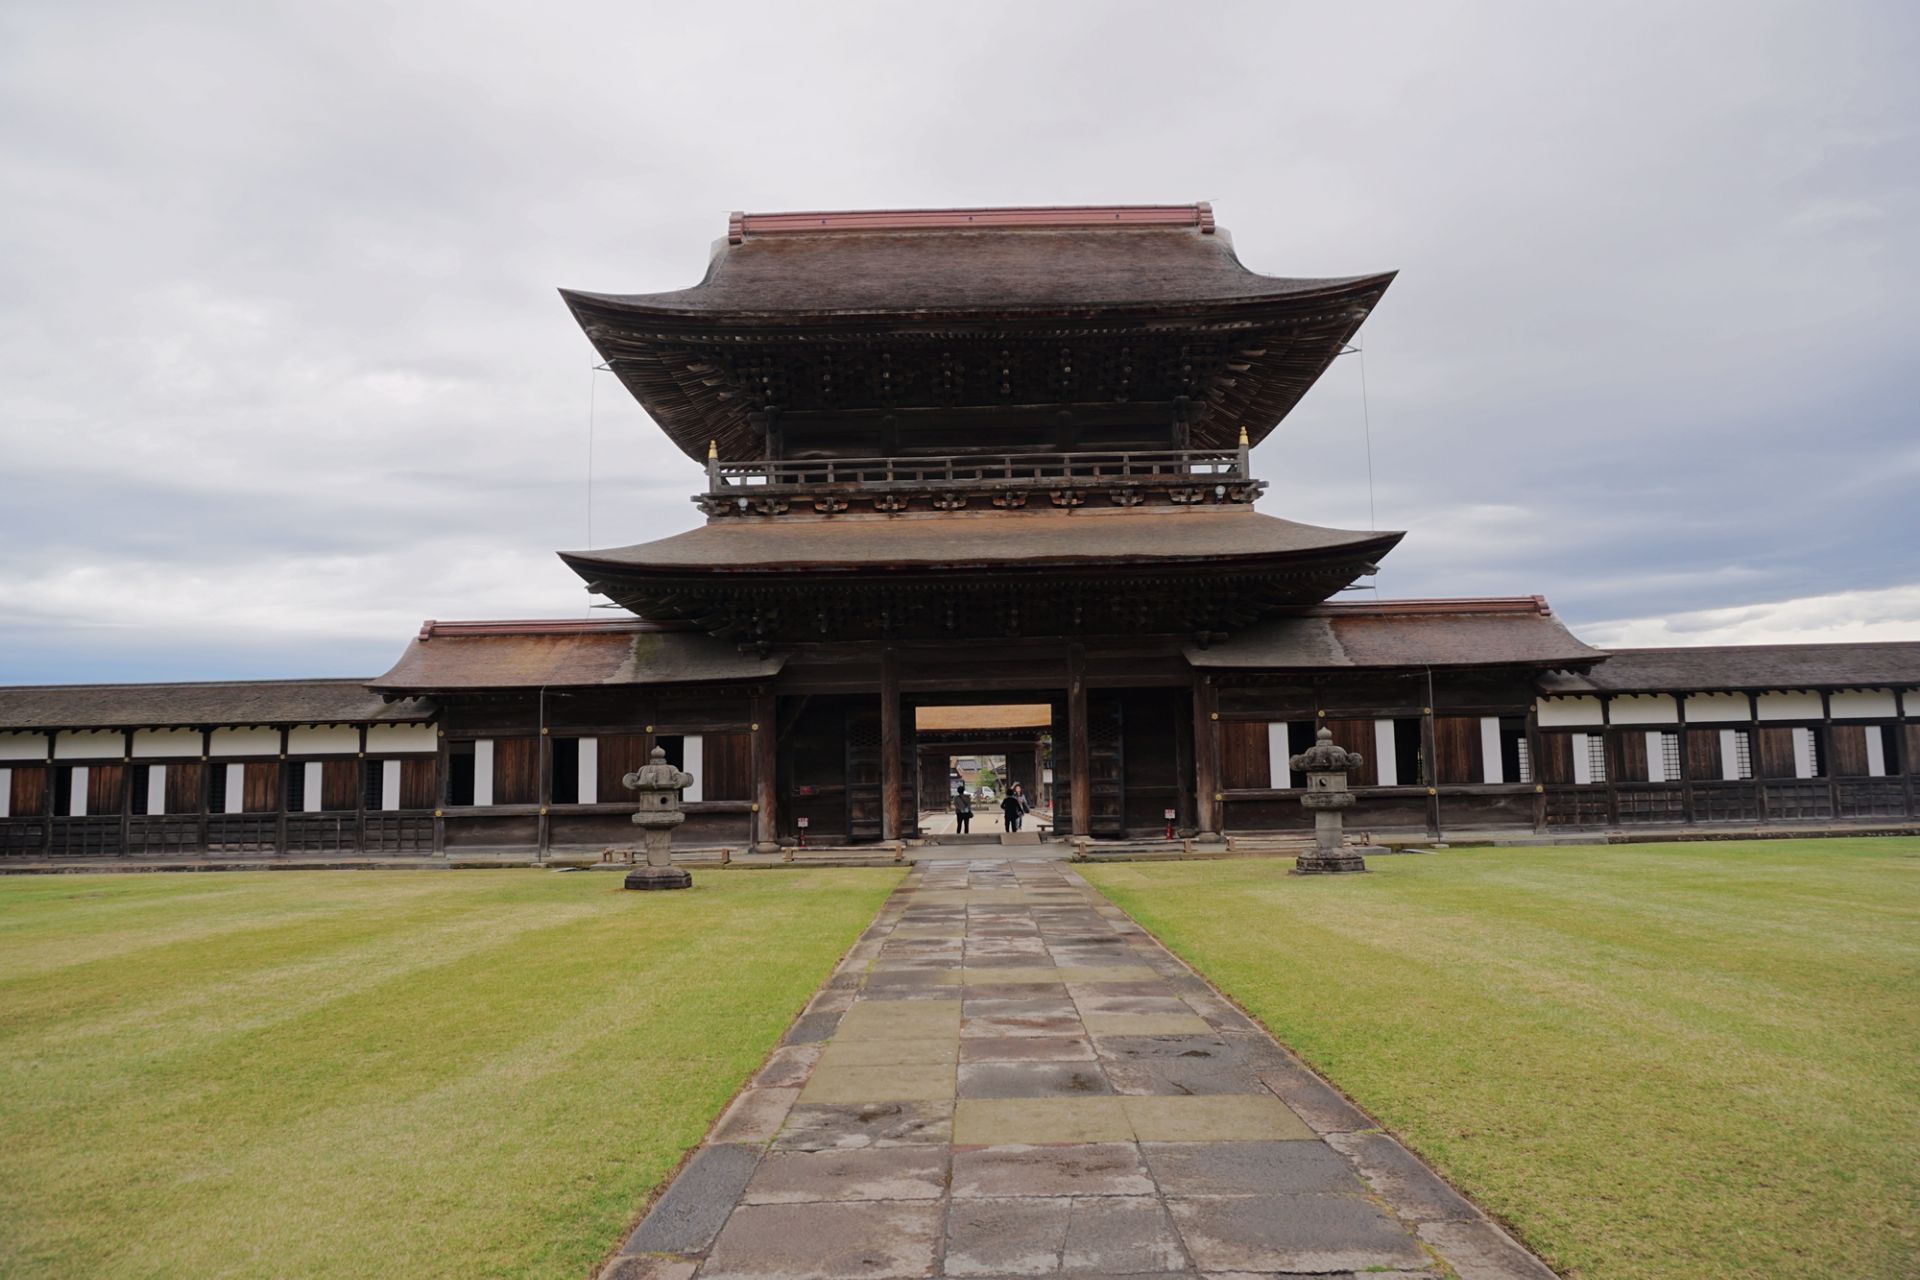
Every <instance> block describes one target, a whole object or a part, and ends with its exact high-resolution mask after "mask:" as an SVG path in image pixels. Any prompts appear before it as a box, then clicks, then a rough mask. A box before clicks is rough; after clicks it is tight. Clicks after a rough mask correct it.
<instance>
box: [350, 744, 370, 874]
mask: <svg viewBox="0 0 1920 1280" xmlns="http://www.w3.org/2000/svg"><path fill="white" fill-rule="evenodd" d="M353 769H354V773H355V774H356V775H357V776H356V777H355V778H354V780H353V849H354V852H355V853H365V852H366V851H367V726H366V725H364V724H363V725H361V726H360V750H359V751H358V752H356V753H355V754H354V757H353Z"/></svg>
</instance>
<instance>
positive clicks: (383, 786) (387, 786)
mask: <svg viewBox="0 0 1920 1280" xmlns="http://www.w3.org/2000/svg"><path fill="white" fill-rule="evenodd" d="M380 807H381V808H382V809H398V808H399V807H400V762H399V761H398V760H382V761H381V762H380Z"/></svg>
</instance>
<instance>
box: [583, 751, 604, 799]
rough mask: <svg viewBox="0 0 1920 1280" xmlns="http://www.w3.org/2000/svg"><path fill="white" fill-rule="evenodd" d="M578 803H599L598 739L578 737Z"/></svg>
mask: <svg viewBox="0 0 1920 1280" xmlns="http://www.w3.org/2000/svg"><path fill="white" fill-rule="evenodd" d="M580 803H581V804H599V803H600V739H598V738H582V739H580Z"/></svg>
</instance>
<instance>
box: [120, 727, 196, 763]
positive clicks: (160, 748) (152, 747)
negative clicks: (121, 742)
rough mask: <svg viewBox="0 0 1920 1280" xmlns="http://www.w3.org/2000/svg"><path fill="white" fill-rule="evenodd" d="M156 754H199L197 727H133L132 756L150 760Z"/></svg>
mask: <svg viewBox="0 0 1920 1280" xmlns="http://www.w3.org/2000/svg"><path fill="white" fill-rule="evenodd" d="M156 756H171V757H179V756H192V757H193V758H195V759H198V758H199V756H200V731H199V730H198V729H135V730H134V731H133V758H134V759H136V760H151V759H153V758H154V757H156Z"/></svg>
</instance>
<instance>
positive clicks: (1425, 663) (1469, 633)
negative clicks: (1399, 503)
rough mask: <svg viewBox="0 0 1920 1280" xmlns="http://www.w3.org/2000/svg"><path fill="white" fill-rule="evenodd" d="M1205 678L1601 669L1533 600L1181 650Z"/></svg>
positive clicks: (1241, 637)
mask: <svg viewBox="0 0 1920 1280" xmlns="http://www.w3.org/2000/svg"><path fill="white" fill-rule="evenodd" d="M1186 655H1187V660H1188V661H1189V662H1191V663H1192V664H1193V665H1194V666H1195V667H1198V668H1202V669H1210V670H1248V671H1260V670H1269V671H1272V670H1282V671H1291V670H1318V669H1325V668H1355V667H1374V668H1417V667H1492V666H1526V667H1539V668H1548V669H1554V668H1562V667H1575V666H1585V665H1587V664H1590V663H1595V662H1601V661H1603V660H1604V659H1605V658H1606V656H1607V655H1606V654H1605V653H1604V652H1603V651H1602V650H1599V649H1595V648H1592V647H1591V646H1589V645H1587V644H1585V643H1583V642H1582V641H1581V640H1579V639H1578V638H1577V637H1576V636H1574V635H1573V633H1572V632H1570V631H1568V630H1567V628H1566V626H1565V624H1563V623H1562V622H1561V621H1560V620H1559V619H1558V618H1556V617H1554V616H1553V611H1552V610H1551V609H1550V608H1548V607H1547V603H1546V601H1544V600H1542V599H1541V598H1540V597H1538V596H1524V597H1518V598H1495V599H1463V600H1381V601H1377V602H1352V603H1340V604H1327V605H1320V606H1318V607H1316V608H1311V609H1304V610H1301V611H1300V612H1299V613H1297V614H1294V615H1291V616H1288V617H1284V618H1275V619H1272V620H1269V621H1266V622H1261V623H1256V624H1255V625H1253V626H1250V627H1247V628H1245V629H1243V630H1241V631H1238V632H1236V633H1234V634H1233V635H1232V636H1230V637H1229V638H1228V639H1226V640H1224V641H1220V642H1218V643H1215V644H1213V645H1210V646H1208V647H1206V648H1201V647H1200V646H1198V645H1193V646H1189V647H1188V649H1187V650H1186Z"/></svg>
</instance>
